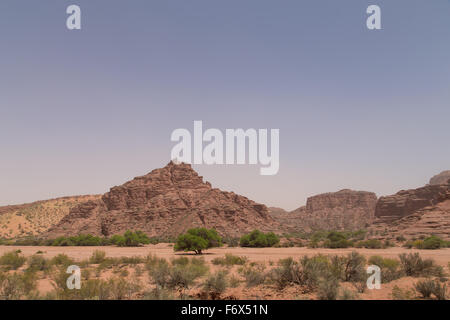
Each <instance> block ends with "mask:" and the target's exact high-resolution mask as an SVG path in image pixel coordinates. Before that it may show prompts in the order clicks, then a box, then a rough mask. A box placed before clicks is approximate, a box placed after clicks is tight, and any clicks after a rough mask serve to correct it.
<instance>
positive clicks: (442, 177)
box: [430, 170, 450, 185]
mask: <svg viewBox="0 0 450 320" xmlns="http://www.w3.org/2000/svg"><path fill="white" fill-rule="evenodd" d="M449 181H450V170H447V171H442V172H441V173H439V174H437V175H435V176H434V177H432V178H431V179H430V184H431V185H436V184H449V183H450V182H449Z"/></svg>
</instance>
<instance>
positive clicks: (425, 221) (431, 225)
mask: <svg viewBox="0 0 450 320" xmlns="http://www.w3.org/2000/svg"><path fill="white" fill-rule="evenodd" d="M432 180H433V179H432ZM375 217H376V218H375V220H374V223H373V225H372V226H371V228H370V230H369V231H370V234H371V235H372V237H374V238H379V239H386V238H388V239H395V238H396V237H397V236H403V237H405V238H407V239H410V238H418V237H420V236H424V237H427V236H430V235H437V236H440V237H442V238H444V239H450V183H447V184H429V185H427V186H425V187H421V188H418V189H411V190H402V191H400V192H398V193H396V194H394V195H391V196H386V197H381V198H380V199H379V200H378V203H377V207H376V210H375Z"/></svg>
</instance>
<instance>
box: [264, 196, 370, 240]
mask: <svg viewBox="0 0 450 320" xmlns="http://www.w3.org/2000/svg"><path fill="white" fill-rule="evenodd" d="M376 202H377V196H376V195H375V193H373V192H367V191H353V190H349V189H344V190H341V191H338V192H330V193H324V194H319V195H316V196H313V197H310V198H308V200H307V202H306V206H302V207H300V208H298V209H296V210H294V211H291V212H288V213H282V212H278V213H272V217H273V218H274V219H275V220H277V221H278V222H280V224H281V225H282V226H283V229H284V230H285V231H286V232H301V231H305V232H310V231H313V230H358V229H363V228H366V227H367V226H368V225H369V224H370V223H371V222H372V220H373V219H374V213H375V205H376Z"/></svg>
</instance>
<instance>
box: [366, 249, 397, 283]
mask: <svg viewBox="0 0 450 320" xmlns="http://www.w3.org/2000/svg"><path fill="white" fill-rule="evenodd" d="M369 264H371V265H376V266H378V267H380V269H381V282H382V283H388V282H391V281H393V280H396V279H399V278H401V277H402V276H403V275H404V273H403V271H402V269H401V266H400V261H398V260H395V259H389V258H383V257H380V256H372V257H370V258H369Z"/></svg>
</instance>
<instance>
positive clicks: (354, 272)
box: [0, 250, 448, 300]
mask: <svg viewBox="0 0 450 320" xmlns="http://www.w3.org/2000/svg"><path fill="white" fill-rule="evenodd" d="M208 261H210V262H207V261H206V260H205V259H204V258H203V257H188V256H175V257H174V258H172V259H164V258H161V257H158V256H155V255H148V256H132V257H108V256H107V255H106V253H105V252H104V251H101V250H96V251H93V252H92V255H91V256H90V257H89V258H88V259H84V260H78V261H74V260H73V259H71V258H70V257H69V256H67V255H65V254H59V255H56V256H54V257H52V258H46V257H45V254H43V253H39V254H38V253H35V254H33V255H30V256H27V257H25V256H24V255H23V254H22V253H21V252H18V251H11V252H7V253H5V254H4V255H3V256H1V257H0V270H1V271H0V299H63V300H66V299H67V300H71V299H77V300H78V299H83V300H84V299H102V300H103V299H117V300H122V299H228V298H229V299H233V294H232V293H230V292H233V291H232V290H229V288H236V287H241V289H240V290H238V292H244V293H245V294H247V295H250V296H245V297H256V296H253V295H252V294H253V292H255V293H258V292H269V293H270V296H272V297H275V298H276V297H278V296H279V295H283V294H284V292H300V294H301V295H302V296H303V295H305V297H307V298H312V299H326V300H336V299H338V300H339V299H345V300H350V299H358V298H360V296H361V295H362V294H364V292H365V290H366V282H367V278H368V276H369V275H368V274H367V273H366V270H367V266H369V265H377V266H379V267H380V268H381V274H382V282H383V283H386V282H390V281H396V280H397V279H400V278H401V277H404V276H410V277H417V278H418V279H417V280H416V281H415V282H414V284H413V286H412V287H410V288H406V289H405V288H399V287H398V286H394V289H393V290H392V298H393V299H446V298H447V297H448V289H447V286H448V284H447V282H448V280H447V278H446V276H447V275H446V273H445V272H444V269H443V268H442V267H441V266H439V265H437V264H436V262H434V261H433V260H431V259H423V258H422V257H420V255H419V254H417V253H414V254H403V255H400V256H399V258H398V259H392V258H384V257H381V256H378V255H376V256H371V257H370V258H369V259H366V258H365V257H364V256H363V255H361V254H359V253H357V252H356V251H353V252H351V253H349V254H347V255H345V256H339V255H321V254H316V255H313V256H303V257H300V258H298V259H293V258H285V259H280V260H279V261H278V262H273V263H270V262H269V263H268V262H264V261H249V260H248V258H246V257H242V256H235V255H232V254H230V253H227V254H225V255H224V256H220V257H216V258H214V259H211V260H208ZM209 263H211V264H212V265H213V267H212V269H210V266H211V265H210V264H209ZM73 264H75V265H77V266H79V267H80V268H81V289H78V290H77V289H73V290H71V289H69V288H67V285H66V281H67V279H68V277H69V276H70V274H68V273H67V267H68V266H69V265H73ZM44 280H45V281H49V282H50V283H51V285H52V287H53V290H50V291H48V292H46V293H41V292H39V286H38V283H39V281H44ZM258 297H260V296H258ZM260 298H261V297H260Z"/></svg>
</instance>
